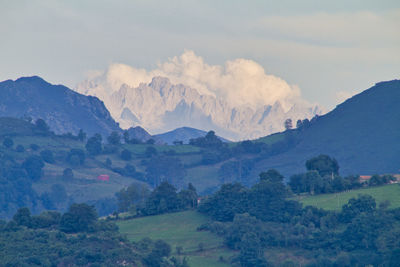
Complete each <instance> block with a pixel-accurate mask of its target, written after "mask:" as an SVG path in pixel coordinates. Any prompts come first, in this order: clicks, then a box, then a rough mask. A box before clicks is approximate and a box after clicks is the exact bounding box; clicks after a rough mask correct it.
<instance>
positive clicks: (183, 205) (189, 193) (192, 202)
mask: <svg viewBox="0 0 400 267" xmlns="http://www.w3.org/2000/svg"><path fill="white" fill-rule="evenodd" d="M197 197H198V196H197V192H196V188H195V187H194V186H193V185H192V184H191V183H189V186H188V189H182V190H181V191H180V192H179V193H178V199H179V207H180V209H187V208H196V207H197Z"/></svg>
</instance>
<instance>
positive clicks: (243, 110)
mask: <svg viewBox="0 0 400 267" xmlns="http://www.w3.org/2000/svg"><path fill="white" fill-rule="evenodd" d="M76 90H77V91H78V92H80V93H83V94H86V95H94V96H97V97H99V98H100V99H102V100H103V101H104V103H105V105H106V106H107V108H108V109H109V110H110V113H111V115H112V116H113V117H114V119H115V120H116V121H118V122H119V123H120V125H121V127H122V128H129V127H132V126H137V125H139V126H142V127H143V128H145V129H147V130H149V131H150V132H151V133H153V134H158V133H162V132H167V131H171V130H173V129H176V128H180V127H192V128H197V129H201V130H204V131H208V130H214V131H215V132H216V133H217V134H218V135H220V136H223V137H225V138H227V139H230V140H243V139H254V138H257V137H261V136H265V135H268V134H270V133H274V132H278V131H281V130H283V122H284V121H285V120H286V119H287V118H291V119H292V120H293V121H296V120H297V119H304V118H311V117H313V116H315V115H317V114H321V113H322V110H321V109H320V108H319V107H318V106H313V105H309V104H306V103H303V102H299V103H297V104H294V105H293V106H292V107H291V108H290V109H289V110H285V109H284V108H283V107H282V105H281V103H280V102H279V101H277V102H275V104H273V105H264V106H261V107H258V108H256V107H251V106H240V107H234V106H232V105H230V104H229V103H228V102H227V101H225V100H223V99H218V98H216V97H215V96H212V95H202V94H200V93H199V92H198V91H197V90H196V89H194V88H191V87H188V86H185V85H183V84H171V82H170V81H169V79H168V78H165V77H154V78H153V79H152V81H151V82H150V83H149V84H144V83H141V84H140V85H139V86H138V87H129V86H128V85H126V84H123V85H122V86H121V87H120V88H119V90H117V91H113V90H112V89H110V86H109V85H107V81H85V82H83V83H81V84H79V85H78V86H77V88H76Z"/></svg>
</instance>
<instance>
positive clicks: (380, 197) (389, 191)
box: [296, 184, 400, 210]
mask: <svg viewBox="0 0 400 267" xmlns="http://www.w3.org/2000/svg"><path fill="white" fill-rule="evenodd" d="M359 194H367V195H371V196H372V197H373V198H375V200H376V202H377V204H378V205H379V203H382V202H384V201H389V202H390V206H389V208H399V207H400V185H399V184H390V185H383V186H376V187H368V188H362V189H356V190H350V191H347V192H340V193H335V194H322V195H316V196H299V197H296V199H297V200H299V201H300V202H301V203H303V205H304V206H315V207H318V208H322V209H326V210H340V209H341V207H342V206H343V205H344V204H346V203H347V202H348V200H349V199H350V198H356V197H357V196H358V195H359Z"/></svg>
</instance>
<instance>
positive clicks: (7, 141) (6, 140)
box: [3, 137, 14, 149]
mask: <svg viewBox="0 0 400 267" xmlns="http://www.w3.org/2000/svg"><path fill="white" fill-rule="evenodd" d="M13 145H14V141H13V140H12V139H11V138H9V137H6V138H4V140H3V146H5V147H6V148H8V149H9V148H11V147H12V146H13Z"/></svg>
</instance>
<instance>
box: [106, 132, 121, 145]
mask: <svg viewBox="0 0 400 267" xmlns="http://www.w3.org/2000/svg"><path fill="white" fill-rule="evenodd" d="M107 141H108V143H109V144H110V145H119V144H121V136H120V134H119V133H118V132H116V131H113V132H112V133H111V134H110V135H109V136H108V137H107Z"/></svg>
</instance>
